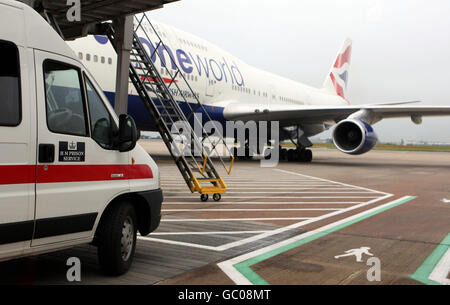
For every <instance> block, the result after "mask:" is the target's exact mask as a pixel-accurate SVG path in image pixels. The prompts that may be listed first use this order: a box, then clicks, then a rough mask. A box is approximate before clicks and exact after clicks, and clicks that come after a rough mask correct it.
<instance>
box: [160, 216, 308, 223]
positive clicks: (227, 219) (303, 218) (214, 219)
mask: <svg viewBox="0 0 450 305" xmlns="http://www.w3.org/2000/svg"><path fill="white" fill-rule="evenodd" d="M314 218H316V217H266V218H259V217H256V218H183V219H181V218H174V219H172V218H169V219H167V218H166V219H161V221H162V222H211V221H258V220H309V219H314Z"/></svg>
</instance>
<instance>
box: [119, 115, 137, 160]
mask: <svg viewBox="0 0 450 305" xmlns="http://www.w3.org/2000/svg"><path fill="white" fill-rule="evenodd" d="M137 140H138V138H137V129H136V123H135V122H134V120H133V118H132V117H131V116H129V115H128V114H121V115H120V116H119V137H118V141H117V149H118V150H119V151H120V152H127V151H130V150H132V149H133V148H134V147H136V142H137Z"/></svg>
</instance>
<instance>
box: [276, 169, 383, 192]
mask: <svg viewBox="0 0 450 305" xmlns="http://www.w3.org/2000/svg"><path fill="white" fill-rule="evenodd" d="M273 170H274V171H278V172H282V173H286V174H291V175H296V176H300V177H305V178H310V179H316V180H320V181H324V182H329V183H334V184H339V185H345V186H349V187H354V188H358V189H361V190H366V191H371V192H374V193H378V194H385V195H386V194H387V193H385V192H380V191H376V190H372V189H369V188H366V187H362V186H356V185H351V184H346V183H341V182H336V181H331V180H328V179H323V178H317V177H312V176H308V175H303V174H299V173H296V172H291V171H287V170H284V169H278V168H274V169H273Z"/></svg>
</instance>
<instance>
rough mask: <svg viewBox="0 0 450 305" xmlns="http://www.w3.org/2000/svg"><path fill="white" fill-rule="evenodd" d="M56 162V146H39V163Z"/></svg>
mask: <svg viewBox="0 0 450 305" xmlns="http://www.w3.org/2000/svg"><path fill="white" fill-rule="evenodd" d="M53 162H55V145H54V144H39V163H53Z"/></svg>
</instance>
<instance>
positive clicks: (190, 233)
mask: <svg viewBox="0 0 450 305" xmlns="http://www.w3.org/2000/svg"><path fill="white" fill-rule="evenodd" d="M264 232H267V230H260V231H216V232H161V233H152V236H166V235H234V234H256V233H264Z"/></svg>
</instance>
